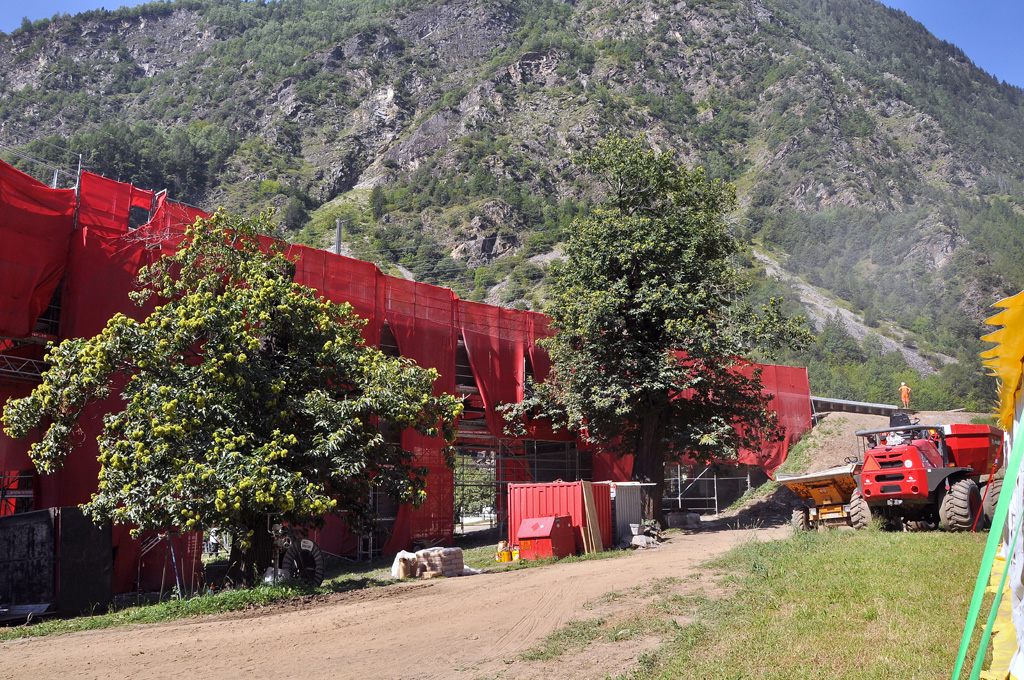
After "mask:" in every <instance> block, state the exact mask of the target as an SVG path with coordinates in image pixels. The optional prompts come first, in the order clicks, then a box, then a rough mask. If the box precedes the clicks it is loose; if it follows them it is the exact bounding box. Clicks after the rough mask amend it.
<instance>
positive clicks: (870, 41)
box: [0, 0, 1024, 407]
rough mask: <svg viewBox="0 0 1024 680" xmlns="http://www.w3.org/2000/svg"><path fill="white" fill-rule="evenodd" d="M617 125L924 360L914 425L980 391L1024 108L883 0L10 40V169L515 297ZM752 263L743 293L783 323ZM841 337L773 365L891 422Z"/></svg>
mask: <svg viewBox="0 0 1024 680" xmlns="http://www.w3.org/2000/svg"><path fill="white" fill-rule="evenodd" d="M610 133H618V134H621V135H626V136H633V135H637V134H640V133H644V134H646V135H647V137H648V139H649V140H650V142H651V143H652V144H653V145H655V146H657V147H658V148H661V149H675V150H678V152H679V154H680V158H681V159H682V160H684V161H686V162H687V163H689V164H692V165H697V164H699V165H703V166H704V167H705V168H706V170H707V172H708V173H709V174H710V175H711V176H713V177H719V178H723V179H726V180H729V181H731V182H734V183H735V184H736V186H737V188H738V190H739V195H740V201H741V208H740V210H739V211H738V212H737V213H736V214H735V215H734V216H733V219H734V223H735V225H736V230H737V234H738V235H739V236H741V237H742V238H743V239H745V240H746V241H748V242H749V243H751V245H752V248H753V249H755V250H756V251H758V252H759V253H761V254H767V255H768V256H770V257H772V258H774V259H776V260H778V261H779V262H781V264H782V266H783V267H784V268H785V269H786V270H788V271H789V272H790V274H792V275H795V276H797V277H800V279H801V280H802V281H803V282H804V283H806V284H810V285H811V286H816V287H817V288H819V289H821V290H823V291H825V292H827V293H828V294H830V295H831V296H833V298H832V300H833V302H834V304H835V305H836V306H837V307H843V308H846V309H848V310H851V311H853V312H855V313H856V315H858V317H859V318H862V319H863V321H864V323H865V324H866V325H867V326H868V327H869V328H870V329H872V330H873V332H874V333H877V334H878V335H879V336H885V337H890V338H895V339H898V340H899V342H901V343H902V344H903V345H904V346H908V345H912V346H914V349H915V350H916V351H917V352H919V353H920V354H921V355H923V356H924V357H925V359H926V360H931V362H932V365H933V368H932V369H931V370H934V371H937V373H936V374H935V375H933V376H931V377H929V378H928V381H924V382H923V383H922V387H924V388H926V389H924V390H923V391H924V392H925V393H926V394H927V393H928V391H929V390H931V391H932V392H933V393H934V395H933V396H932V397H928V399H936V400H941V399H945V400H946V401H940V402H936V403H934V404H931V403H929V404H928V405H932V406H935V407H948V406H961V405H968V404H966V403H964V402H970V404H969V405H972V406H975V407H978V406H980V405H981V404H982V402H984V401H985V400H987V399H990V398H991V396H992V394H991V386H990V385H987V384H986V383H985V382H984V380H983V379H982V378H981V372H980V368H979V365H978V363H977V359H976V355H977V352H978V351H979V349H981V344H980V343H979V342H978V340H977V338H978V336H979V335H980V334H981V333H982V332H983V327H982V325H981V324H980V321H981V319H983V318H984V317H985V316H986V315H987V314H988V313H989V311H990V310H989V305H990V304H991V303H992V302H993V301H995V300H997V299H999V298H1000V297H1003V296H1005V295H1008V294H1012V293H1015V292H1017V291H1019V290H1021V289H1024V268H1022V267H1020V266H1019V265H1018V263H1019V262H1021V261H1022V257H1024V224H1022V211H1021V206H1022V202H1024V162H1022V161H1024V91H1022V90H1021V89H1019V88H1017V87H1013V86H1010V85H1007V84H1005V83H1000V82H998V81H997V80H996V79H995V78H993V77H991V76H989V75H988V74H986V73H984V72H983V71H981V70H979V69H977V68H976V67H975V66H974V65H973V64H971V62H970V61H969V60H968V59H967V57H966V56H965V55H964V54H963V52H962V51H961V50H959V49H958V48H957V47H955V46H953V45H950V44H948V43H945V42H942V41H939V40H937V39H936V38H935V37H934V36H932V35H931V34H929V33H928V32H927V31H926V30H925V29H924V27H923V26H921V25H920V24H918V23H917V22H915V21H913V20H912V19H911V18H909V17H908V16H907V15H906V14H904V13H902V12H899V11H896V10H891V9H888V8H886V7H884V6H883V5H881V4H880V3H878V2H874V1H873V0H829V1H827V2H826V1H825V0H735V1H726V0H693V1H687V2H668V1H659V0H647V1H643V0H602V1H600V2H598V1H597V0H579V1H578V2H576V3H562V2H553V1H551V0H537V1H534V2H515V1H512V0H506V1H505V2H499V1H493V0H451V1H448V2H443V1H441V0H346V1H344V2H340V1H338V0H279V1H277V2H263V1H262V0H256V1H250V2H243V1H241V0H176V1H174V2H152V3H148V4H145V5H141V6H139V7H135V8H126V9H122V10H118V11H115V12H107V11H102V10H100V11H94V12H88V13H85V14H80V15H77V16H67V15H64V16H56V17H54V18H53V19H52V20H43V21H38V22H35V23H34V24H30V23H28V22H26V24H25V25H24V26H23V27H22V28H21V29H19V30H17V31H15V32H14V33H12V34H10V35H7V36H0V147H2V149H0V150H2V151H7V152H8V153H4V154H3V157H4V158H5V159H7V160H9V161H17V162H18V164H19V165H20V166H21V167H23V168H25V169H26V170H29V171H33V167H32V165H31V164H30V163H28V162H27V161H24V160H21V159H20V158H19V157H18V156H16V155H14V154H12V153H10V152H11V151H13V152H16V153H17V154H25V155H30V156H32V157H35V158H41V159H45V160H46V161H48V162H50V163H53V164H59V165H61V166H63V167H67V168H70V169H73V168H74V167H76V165H77V162H78V159H77V155H74V154H78V153H81V154H82V155H83V158H82V162H83V167H85V168H86V169H89V170H92V171H94V172H100V173H103V174H106V175H107V176H110V177H113V178H118V179H121V180H124V181H131V182H133V183H135V184H136V185H139V186H142V187H145V188H153V189H162V188H167V189H169V191H170V193H171V195H172V196H173V197H175V198H177V199H180V200H185V201H187V202H191V203H194V204H196V205H199V206H200V207H203V208H207V209H213V208H215V207H217V206H225V207H227V208H229V209H232V210H235V211H240V212H254V211H256V210H259V209H261V208H263V207H265V206H266V205H275V206H277V207H278V208H280V211H279V213H278V215H279V217H280V220H281V224H282V226H283V227H284V228H285V229H286V230H287V231H288V232H289V234H290V237H291V238H293V239H295V240H298V241H302V242H306V243H311V244H315V245H321V246H329V245H330V244H331V242H332V240H333V238H334V232H335V225H336V224H337V221H338V220H339V219H340V220H341V224H342V232H343V236H342V240H343V244H342V247H343V251H344V252H348V253H349V254H352V255H354V256H357V257H361V258H363V259H370V260H374V261H377V262H379V263H381V264H382V266H384V267H385V268H388V267H396V268H400V271H404V272H408V273H409V274H410V275H412V276H414V277H415V278H417V279H418V280H422V281H428V282H432V283H438V284H441V285H447V286H451V287H453V288H454V289H455V290H456V291H457V292H458V293H459V294H460V295H463V296H465V297H469V298H473V299H480V300H484V299H486V300H489V301H492V302H496V303H499V304H506V305H516V306H520V307H524V306H525V307H533V308H540V307H542V306H543V282H544V278H545V276H546V273H547V267H548V265H547V263H548V262H549V261H550V259H551V258H552V257H555V256H557V244H558V242H559V241H560V239H561V236H562V232H563V229H564V228H565V226H566V225H567V224H568V223H569V222H570V221H571V220H572V219H573V217H574V216H576V215H577V214H579V213H580V212H581V211H583V210H586V209H587V208H588V206H589V205H591V204H592V202H593V201H595V200H598V199H599V198H600V187H598V186H595V185H594V183H593V181H592V179H591V178H589V177H587V176H585V174H583V173H582V172H581V171H580V170H579V168H578V167H577V166H576V165H574V164H573V162H572V158H573V155H574V154H576V153H577V152H579V151H581V150H583V149H586V148H589V147H590V146H592V145H593V143H594V141H595V140H596V139H598V138H600V137H603V136H605V135H607V134H610ZM69 152H71V153H69ZM758 262H759V260H757V259H755V258H754V252H753V251H752V252H751V253H750V256H749V258H748V259H747V260H746V262H745V263H744V264H746V265H748V266H749V267H750V268H751V272H752V280H754V281H755V282H756V286H755V290H754V291H753V292H752V295H754V296H755V297H756V296H767V295H769V294H775V293H782V294H784V295H786V297H787V298H788V299H790V300H791V301H794V303H795V299H796V291H795V290H794V289H792V288H791V287H790V284H785V283H780V282H774V281H765V280H764V279H763V277H759V272H760V271H761V270H760V269H759V265H758V264H757V263H758ZM854 335H855V334H850V333H849V332H847V330H846V329H844V324H843V323H842V322H841V321H840V320H839V319H838V317H836V318H835V319H833V320H832V321H831V322H830V323H828V324H825V328H824V331H823V332H822V334H821V336H820V337H819V342H818V345H817V346H816V347H815V348H813V349H812V351H811V352H810V353H805V354H801V355H799V356H789V357H784V358H785V359H787V360H790V361H794V362H798V363H802V362H805V363H807V364H808V365H809V366H810V367H811V374H812V381H813V383H812V388H813V389H814V390H815V391H816V392H818V393H822V394H830V396H836V397H844V398H853V399H871V400H878V401H886V402H890V401H892V400H893V399H894V395H891V394H889V393H890V392H891V391H892V389H893V388H892V386H891V381H892V380H894V379H897V378H898V377H899V376H901V375H908V376H910V375H915V376H916V374H915V373H914V371H912V370H911V369H909V368H908V366H907V364H906V361H905V359H903V357H902V356H901V355H899V354H898V353H896V352H890V353H888V354H886V353H885V352H884V351H883V350H880V349H879V347H880V343H879V342H878V340H879V338H876V337H873V334H869V335H868V338H867V340H866V341H865V342H864V343H861V342H858V341H857V340H856V339H855V338H854ZM943 354H944V355H948V356H949V357H954V358H955V359H957V360H958V362H957V363H947V359H944V358H943V357H942V355H943ZM873 362H875V363H877V365H875V363H873ZM901 362H902V363H901ZM940 369H941V371H940ZM926 372H928V371H926ZM925 383H927V384H925ZM897 384H898V383H897ZM951 400H953V403H950V401H951ZM921 405H925V404H921Z"/></svg>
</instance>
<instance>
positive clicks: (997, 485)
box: [985, 477, 1003, 526]
mask: <svg viewBox="0 0 1024 680" xmlns="http://www.w3.org/2000/svg"><path fill="white" fill-rule="evenodd" d="M986 487H987V488H988V491H987V492H986V493H985V521H986V522H988V525H989V526H992V518H993V517H995V516H996V503H998V502H999V492H1001V491H1002V490H1003V478H1002V477H1000V478H999V479H990V480H989V482H988V484H986Z"/></svg>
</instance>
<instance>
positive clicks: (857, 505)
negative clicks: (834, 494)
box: [850, 491, 871, 529]
mask: <svg viewBox="0 0 1024 680" xmlns="http://www.w3.org/2000/svg"><path fill="white" fill-rule="evenodd" d="M850 524H852V525H853V528H854V529H864V528H866V527H867V526H868V525H869V524H871V507H870V506H868V502H867V501H866V500H864V497H863V496H861V495H860V492H859V491H854V492H853V496H851V497H850Z"/></svg>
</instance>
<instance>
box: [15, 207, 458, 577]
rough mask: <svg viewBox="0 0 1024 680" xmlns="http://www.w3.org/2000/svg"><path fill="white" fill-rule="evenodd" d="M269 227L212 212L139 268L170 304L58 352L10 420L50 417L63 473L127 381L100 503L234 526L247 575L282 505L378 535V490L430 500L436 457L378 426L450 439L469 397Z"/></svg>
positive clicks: (42, 462) (92, 507)
mask: <svg viewBox="0 0 1024 680" xmlns="http://www.w3.org/2000/svg"><path fill="white" fill-rule="evenodd" d="M272 228H273V225H272V222H271V219H270V214H269V213H266V214H263V215H260V216H258V217H256V218H254V219H251V220H250V219H244V218H240V217H235V216H231V215H228V214H225V213H218V214H216V215H215V216H213V217H212V218H211V219H210V220H208V221H198V222H197V223H196V224H195V225H193V226H192V227H190V228H189V229H188V230H187V231H186V235H185V239H184V241H183V242H182V244H181V246H180V248H179V250H178V251H177V252H176V253H175V254H173V255H169V256H165V257H164V258H163V259H162V260H161V261H160V262H158V263H157V264H155V265H154V266H153V267H151V268H147V269H144V270H143V271H142V273H141V275H140V280H141V281H142V282H143V283H144V284H145V285H146V288H145V289H144V290H143V292H142V293H141V294H138V295H137V297H138V299H139V301H140V303H141V302H142V301H145V300H146V299H148V298H149V297H151V296H153V295H154V294H155V295H156V296H157V300H158V301H164V302H165V304H163V305H162V306H158V307H156V309H155V310H154V311H153V312H152V314H150V316H149V317H148V318H147V319H145V320H144V321H135V320H133V319H130V318H128V317H126V316H124V315H120V314H119V315H117V316H115V317H114V318H113V319H111V320H110V321H109V323H108V324H107V327H106V328H105V329H104V330H103V331H102V332H101V333H99V334H98V335H97V336H96V337H93V338H89V339H84V338H81V339H69V340H66V341H64V342H63V343H61V344H60V345H59V346H57V347H55V348H52V349H51V350H50V352H49V356H48V361H49V363H50V368H49V370H48V371H47V372H46V374H45V377H44V379H43V382H42V384H40V385H39V386H38V387H37V388H36V389H35V390H34V391H33V392H32V394H31V395H30V396H28V397H26V398H24V399H18V400H14V401H9V402H8V403H7V405H6V407H5V409H4V416H3V422H4V425H5V426H6V430H5V431H6V432H7V433H8V434H9V435H10V436H13V437H23V436H25V435H26V434H27V433H28V432H29V430H30V429H31V428H33V427H35V426H38V425H40V424H47V425H46V432H45V434H44V436H43V438H42V439H41V441H40V442H38V443H36V444H34V445H33V446H32V448H31V452H30V454H31V456H32V459H33V461H34V462H35V465H36V468H37V469H38V470H39V471H40V472H43V473H49V472H53V471H54V470H56V469H58V468H60V467H61V466H62V464H63V462H64V460H65V457H66V456H67V455H68V454H69V453H70V452H71V451H72V450H73V449H74V448H75V446H76V444H77V443H78V442H79V441H80V439H79V437H80V433H81V430H80V428H79V425H78V421H79V418H80V417H81V416H82V414H83V412H84V409H85V408H86V406H87V405H89V404H90V403H95V402H103V401H104V400H106V399H107V398H108V397H110V396H111V395H112V394H115V393H116V391H117V390H118V389H120V396H121V399H120V401H114V400H112V401H110V402H106V403H107V404H112V405H113V404H116V406H114V408H113V409H112V410H111V411H110V412H109V413H107V414H106V415H105V417H104V424H103V430H102V433H101V435H100V436H99V438H98V441H99V451H100V454H99V462H100V464H101V468H100V473H99V488H98V491H97V493H95V494H94V495H93V497H92V500H91V501H90V502H89V503H88V504H87V505H86V509H87V510H88V511H89V512H91V513H92V516H93V517H94V518H95V519H96V520H98V521H106V520H112V521H114V522H116V523H121V524H129V525H134V526H135V527H137V528H138V529H151V530H162V529H167V528H170V527H180V528H181V529H183V530H185V531H194V530H201V529H204V528H206V527H211V526H217V527H221V528H224V529H226V530H228V531H230V532H232V533H233V534H234V535H235V536H236V537H238V539H240V540H237V541H236V543H237V545H238V549H237V550H236V549H234V548H233V550H232V569H233V573H232V575H233V577H234V578H235V579H236V583H245V584H248V583H252V581H253V578H254V575H255V574H258V573H260V572H262V570H263V569H264V568H265V567H266V565H267V563H268V562H269V552H270V540H269V535H268V533H267V521H268V516H269V517H273V518H274V520H275V521H280V522H285V523H287V524H290V525H292V526H295V527H306V526H310V525H316V524H318V523H322V521H323V517H324V516H325V515H326V514H327V513H329V512H336V513H344V516H345V518H346V521H348V522H349V524H350V525H352V526H353V528H354V529H355V530H356V531H366V530H369V529H370V528H371V527H372V524H373V512H372V509H371V507H370V505H369V500H370V491H376V490H379V491H383V492H386V493H387V494H389V495H390V496H391V497H392V498H394V499H395V500H396V501H398V502H403V503H404V502H411V503H413V504H414V505H415V504H419V503H420V502H422V501H423V499H424V497H425V493H424V488H425V479H424V477H425V475H426V474H427V470H426V469H424V468H420V467H418V466H416V464H415V463H416V461H415V459H414V456H413V454H412V453H410V452H408V451H405V450H403V449H402V448H401V447H400V446H399V445H397V444H394V443H391V442H389V441H388V440H387V438H386V437H384V436H382V434H381V425H382V424H385V426H387V424H390V426H396V427H399V428H414V429H415V430H417V431H418V432H420V433H422V434H424V435H427V436H437V437H440V438H442V439H443V440H444V441H445V442H446V443H449V444H450V442H451V441H453V440H454V436H455V430H454V421H455V419H456V417H457V415H458V414H459V413H460V412H461V408H462V406H461V403H460V402H458V401H457V400H456V399H455V398H454V397H451V396H448V395H445V396H440V397H436V396H433V394H432V387H433V383H434V380H435V379H436V377H437V374H436V372H435V371H434V370H432V369H431V370H424V369H421V368H419V367H417V366H415V365H414V364H412V362H410V361H409V360H407V359H401V358H389V357H385V356H384V355H383V354H381V353H380V351H379V350H377V349H376V348H372V347H368V346H366V345H365V344H364V343H363V340H362V338H361V335H360V329H361V327H362V326H363V323H364V322H363V321H362V320H360V319H359V318H358V317H356V316H355V315H354V314H353V313H352V309H351V306H349V305H348V304H342V305H337V304H334V303H332V302H330V301H328V300H325V299H324V298H321V297H319V296H318V295H317V294H316V292H315V291H313V290H311V289H309V288H305V287H303V286H301V285H299V284H296V283H294V282H293V280H292V279H293V277H294V272H295V265H294V264H293V263H292V262H290V261H289V260H288V259H286V258H285V257H284V254H283V251H282V249H281V247H280V245H279V244H276V243H274V244H271V245H267V241H266V240H265V239H263V240H262V241H261V239H260V236H259V234H260V232H261V231H267V230H271V229H272ZM446 452H447V456H448V463H449V465H451V464H452V455H451V454H452V452H451V449H450V448H446Z"/></svg>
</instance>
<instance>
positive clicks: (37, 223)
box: [0, 161, 75, 338]
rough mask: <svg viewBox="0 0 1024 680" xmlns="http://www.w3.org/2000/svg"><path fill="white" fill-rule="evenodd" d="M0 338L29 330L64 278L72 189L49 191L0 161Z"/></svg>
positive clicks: (71, 219)
mask: <svg viewBox="0 0 1024 680" xmlns="http://www.w3.org/2000/svg"><path fill="white" fill-rule="evenodd" d="M0 206H2V210H0V229H2V232H0V233H2V238H0V336H6V337H14V338H23V337H26V336H28V335H29V334H30V333H31V332H32V328H33V327H34V326H35V323H36V320H37V319H38V318H39V315H40V314H42V313H43V311H44V310H45V309H46V308H47V306H48V305H49V304H50V299H51V298H52V297H53V293H54V291H55V290H57V285H58V284H59V283H60V280H61V278H62V277H63V276H64V269H65V267H66V266H67V260H68V243H69V241H70V239H71V232H72V230H73V229H74V219H75V190H74V189H50V188H49V187H47V186H46V185H45V184H43V183H41V182H39V181H38V180H36V179H35V178H33V177H30V176H29V175H26V174H25V173H23V172H21V171H20V170H18V169H16V168H14V167H12V166H10V165H7V164H6V163H3V162H2V161H0Z"/></svg>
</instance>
